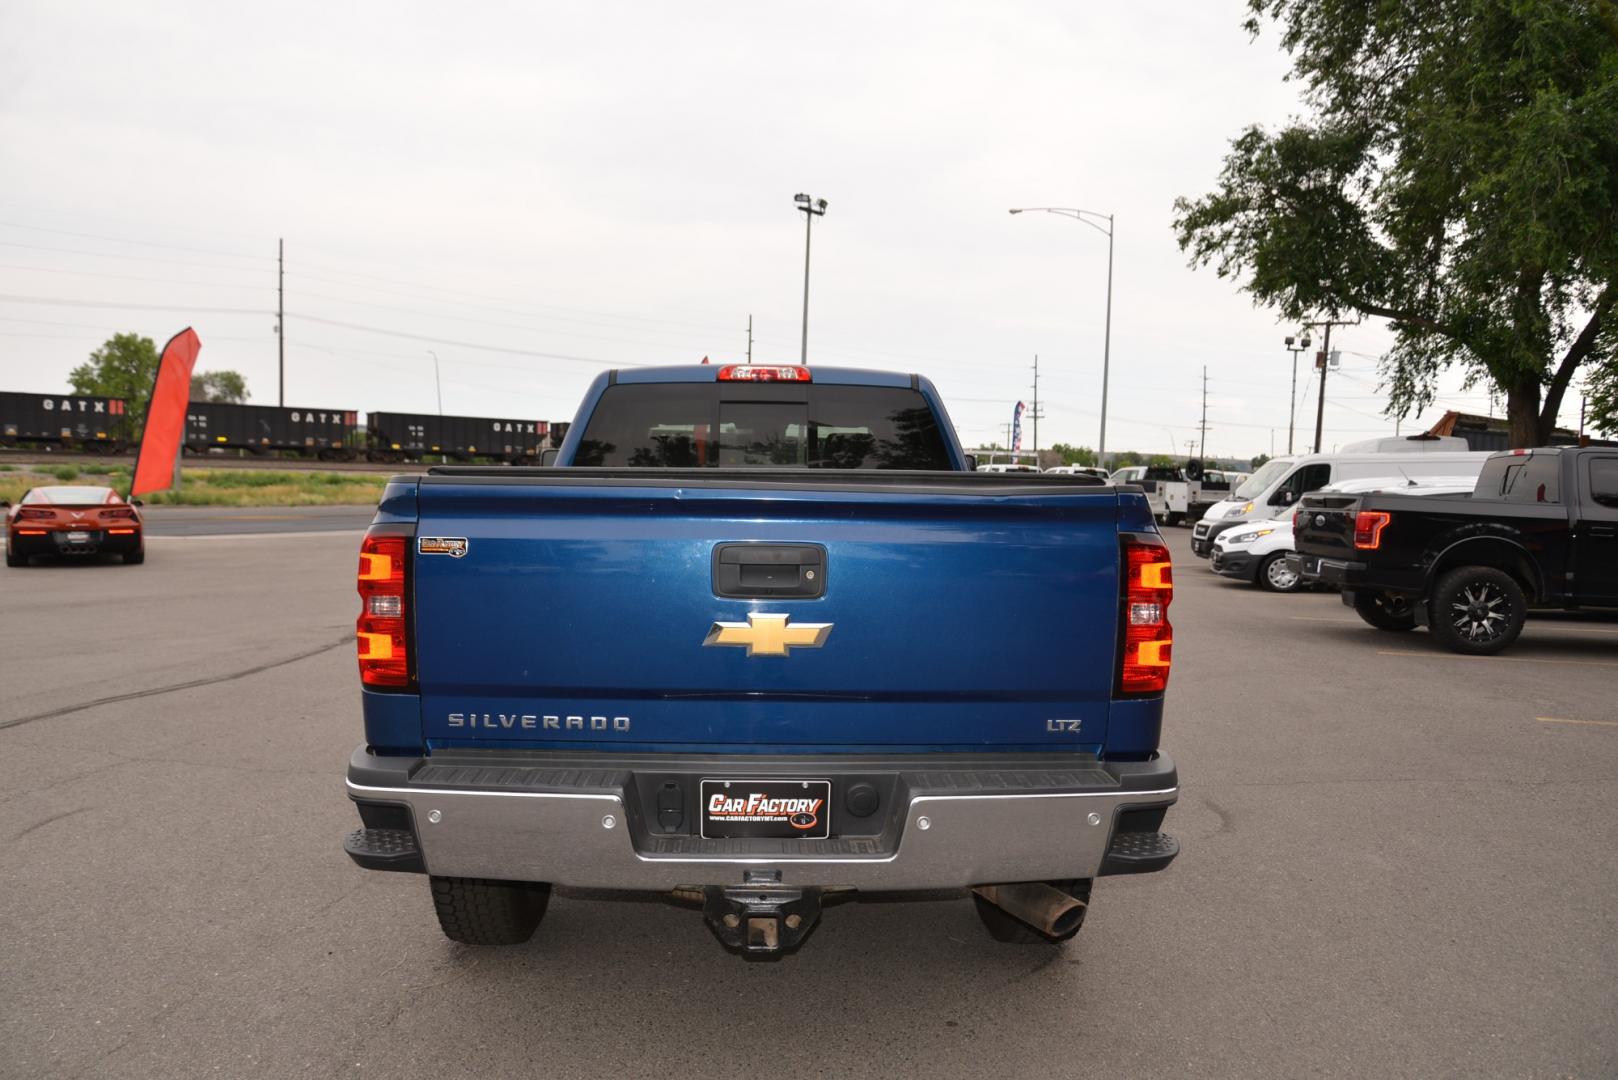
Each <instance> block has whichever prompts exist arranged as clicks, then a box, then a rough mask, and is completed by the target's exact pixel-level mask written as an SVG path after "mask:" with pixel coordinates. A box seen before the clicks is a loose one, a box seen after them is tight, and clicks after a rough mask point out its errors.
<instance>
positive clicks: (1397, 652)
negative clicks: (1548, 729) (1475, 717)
mask: <svg viewBox="0 0 1618 1080" xmlns="http://www.w3.org/2000/svg"><path fill="white" fill-rule="evenodd" d="M1376 654H1377V655H1378V656H1418V657H1421V658H1422V659H1424V660H1483V661H1486V662H1488V663H1491V664H1498V663H1507V664H1568V665H1572V666H1574V667H1610V668H1618V663H1612V662H1610V661H1606V660H1550V659H1546V658H1543V657H1538V656H1467V655H1465V654H1464V653H1449V652H1416V651H1415V650H1414V649H1378V650H1377V651H1376Z"/></svg>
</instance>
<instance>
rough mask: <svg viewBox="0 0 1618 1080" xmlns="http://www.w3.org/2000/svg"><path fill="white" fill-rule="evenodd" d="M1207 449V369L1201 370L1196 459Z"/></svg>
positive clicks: (1204, 367)
mask: <svg viewBox="0 0 1618 1080" xmlns="http://www.w3.org/2000/svg"><path fill="white" fill-rule="evenodd" d="M1207 448H1208V367H1207V365H1206V364H1204V365H1203V368H1202V423H1201V424H1199V425H1198V434H1197V457H1199V458H1200V457H1201V456H1202V454H1203V451H1205V450H1206V449H1207Z"/></svg>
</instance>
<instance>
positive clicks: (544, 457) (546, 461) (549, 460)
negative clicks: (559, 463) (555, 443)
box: [539, 450, 561, 465]
mask: <svg viewBox="0 0 1618 1080" xmlns="http://www.w3.org/2000/svg"><path fill="white" fill-rule="evenodd" d="M559 453H561V451H560V450H541V451H540V453H539V463H540V464H541V465H555V464H556V455H557V454H559Z"/></svg>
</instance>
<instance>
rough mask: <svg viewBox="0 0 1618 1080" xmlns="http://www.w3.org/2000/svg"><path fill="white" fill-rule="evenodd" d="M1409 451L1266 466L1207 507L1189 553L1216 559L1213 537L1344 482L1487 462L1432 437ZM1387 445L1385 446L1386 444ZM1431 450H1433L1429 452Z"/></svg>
mask: <svg viewBox="0 0 1618 1080" xmlns="http://www.w3.org/2000/svg"><path fill="white" fill-rule="evenodd" d="M1399 443H1400V444H1402V445H1404V446H1405V447H1407V449H1399V450H1393V449H1389V450H1384V451H1382V452H1379V453H1344V454H1294V455H1292V456H1290V457H1278V458H1274V459H1272V460H1270V461H1266V462H1265V463H1264V466H1263V467H1262V468H1260V469H1259V470H1258V471H1257V472H1255V473H1254V474H1253V475H1252V476H1250V477H1248V479H1247V481H1246V482H1245V483H1243V484H1242V485H1241V486H1240V487H1238V488H1237V489H1236V490H1235V491H1234V492H1232V493H1231V495H1230V497H1229V498H1228V499H1225V500H1223V501H1222V502H1217V503H1215V504H1214V505H1213V506H1210V507H1209V508H1208V512H1207V513H1205V514H1204V515H1203V516H1202V520H1201V521H1198V522H1197V523H1196V525H1195V526H1193V527H1192V529H1191V550H1192V551H1194V552H1195V553H1196V554H1198V555H1201V556H1202V557H1203V558H1207V557H1208V556H1210V555H1212V554H1213V541H1214V537H1216V536H1218V535H1219V534H1220V533H1222V532H1224V531H1225V530H1226V529H1229V528H1233V527H1235V526H1237V525H1245V524H1247V523H1248V522H1251V521H1261V520H1264V519H1266V518H1273V517H1280V516H1282V515H1284V514H1286V513H1287V512H1288V511H1289V510H1290V509H1291V507H1292V506H1293V505H1294V504H1296V503H1297V501H1298V499H1299V498H1301V497H1302V496H1303V494H1304V493H1305V492H1308V491H1318V490H1319V489H1321V488H1323V487H1325V486H1326V485H1327V484H1335V483H1339V482H1341V481H1343V480H1370V479H1374V478H1376V477H1385V476H1403V477H1406V478H1411V479H1413V478H1416V477H1423V476H1473V477H1475V476H1477V474H1478V473H1480V472H1482V471H1483V463H1484V462H1485V461H1487V460H1489V454H1488V453H1487V452H1485V451H1479V452H1477V453H1470V452H1466V451H1456V450H1452V449H1449V444H1447V443H1446V442H1440V441H1438V440H1435V439H1430V438H1416V439H1403V440H1399ZM1383 445H1386V441H1384V442H1383ZM1429 447H1430V449H1429Z"/></svg>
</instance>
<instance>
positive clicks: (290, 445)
mask: <svg viewBox="0 0 1618 1080" xmlns="http://www.w3.org/2000/svg"><path fill="white" fill-rule="evenodd" d="M358 420H359V414H358V413H356V412H354V411H353V410H344V409H300V408H283V407H281V406H278V405H227V404H224V403H223V402H217V401H193V402H191V403H190V404H188V405H187V406H186V412H185V448H186V449H187V450H189V451H191V452H192V453H197V454H201V453H206V452H208V451H209V450H211V449H225V450H248V451H251V452H252V453H255V454H267V453H272V452H277V453H287V452H291V453H296V454H299V455H303V456H308V457H319V458H324V459H327V460H332V459H338V458H351V457H353V456H355V454H356V452H357V451H356V449H355V426H356V424H357V422H358Z"/></svg>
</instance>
